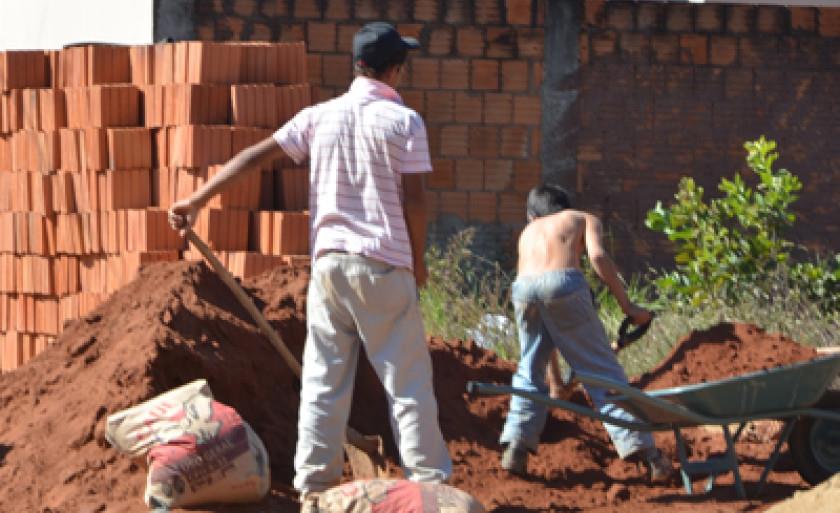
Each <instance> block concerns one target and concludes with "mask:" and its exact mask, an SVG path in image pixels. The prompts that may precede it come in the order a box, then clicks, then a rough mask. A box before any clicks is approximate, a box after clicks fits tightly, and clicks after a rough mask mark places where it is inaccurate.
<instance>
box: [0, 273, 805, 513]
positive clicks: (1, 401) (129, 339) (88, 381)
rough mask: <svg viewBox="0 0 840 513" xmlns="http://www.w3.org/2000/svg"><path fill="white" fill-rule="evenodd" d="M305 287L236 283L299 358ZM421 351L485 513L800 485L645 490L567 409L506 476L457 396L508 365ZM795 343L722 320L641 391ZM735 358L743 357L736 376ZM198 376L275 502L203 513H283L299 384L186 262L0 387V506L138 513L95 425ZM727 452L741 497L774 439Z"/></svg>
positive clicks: (629, 503) (722, 495)
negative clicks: (261, 446)
mask: <svg viewBox="0 0 840 513" xmlns="http://www.w3.org/2000/svg"><path fill="white" fill-rule="evenodd" d="M307 278H308V272H307V270H306V269H304V268H278V269H276V270H274V271H272V272H270V273H267V274H264V275H261V276H259V277H257V278H256V279H254V280H252V281H249V282H246V286H247V287H249V288H250V290H251V291H252V292H253V294H254V295H255V297H256V300H257V303H258V306H259V307H261V308H262V309H263V311H264V312H265V313H266V315H267V316H268V318H269V320H270V321H271V322H272V323H273V325H274V326H275V328H276V329H277V330H278V331H279V333H280V334H281V336H282V337H283V339H284V341H285V342H286V343H287V344H288V345H289V346H290V349H291V350H292V352H293V353H295V354H297V355H299V354H300V352H301V349H302V346H303V340H304V334H305V329H304V312H305V286H306V282H307ZM430 347H431V351H432V359H433V362H434V372H435V375H434V379H435V389H436V392H437V395H438V401H439V409H440V421H441V425H442V428H443V432H444V436H445V437H446V439H447V441H448V443H449V447H450V452H451V454H452V458H453V461H454V465H455V475H454V477H453V484H454V485H456V486H458V487H460V488H462V489H464V490H465V491H467V492H470V493H472V494H473V495H475V496H476V497H477V498H478V499H479V500H481V501H482V502H483V503H484V504H485V506H487V507H488V509H489V510H491V511H520V512H526V511H528V512H530V511H582V510H585V511H635V510H637V509H639V508H644V507H646V508H653V509H654V510H656V511H670V512H676V511H740V510H748V509H749V510H755V509H761V508H762V507H763V506H762V504H765V503H769V502H774V501H777V500H779V499H782V498H784V497H787V496H789V495H790V494H791V493H792V492H793V491H794V490H796V489H799V488H802V487H803V486H804V485H803V483H802V481H801V480H800V479H799V476H798V474H796V472H795V471H794V470H792V468H791V464H790V461H789V459H787V458H784V457H783V459H782V460H781V461H780V463H779V465H778V468H779V470H780V471H777V472H775V473H774V474H772V475H771V481H770V485H769V486H768V489H767V491H766V492H765V495H764V496H763V498H762V500H763V501H765V502H764V503H750V502H747V501H737V500H735V499H734V492H733V491H732V488H731V487H728V486H726V484H727V483H731V477H724V478H722V479H721V480H720V481H721V482H722V484H723V486H722V487H721V488H719V489H716V491H715V492H714V493H713V494H712V495H711V497H707V496H701V497H700V498H689V497H686V496H685V495H684V493H683V491H682V490H681V488H680V487H679V486H678V485H677V484H676V483H673V484H670V485H667V486H657V487H650V486H648V484H647V483H646V482H645V479H644V477H643V475H642V472H641V471H640V470H639V469H637V468H636V467H635V466H634V465H632V464H629V463H625V462H623V461H621V460H618V459H617V458H616V456H615V453H614V451H613V449H612V446H611V445H610V443H609V440H608V438H607V436H606V432H605V431H604V429H603V427H602V426H601V425H600V424H599V423H597V422H593V421H591V420H589V419H584V418H580V417H576V416H574V415H572V414H570V413H568V412H564V411H554V412H552V414H551V416H550V418H549V420H548V423H547V426H546V430H545V433H544V436H543V443H542V445H541V447H540V451H539V453H538V454H537V455H536V456H535V457H533V458H531V462H530V467H529V468H530V471H531V473H532V474H533V477H532V478H530V479H518V478H514V477H511V476H508V475H507V474H506V473H505V472H503V471H502V470H501V469H500V468H499V465H498V457H499V446H498V442H497V439H498V436H499V432H500V430H501V427H502V424H503V422H504V418H505V415H506V412H507V403H508V399H507V398H505V397H494V398H478V399H469V398H468V397H467V396H466V394H465V393H464V390H465V384H466V382H467V381H469V380H480V381H491V382H501V383H509V382H510V377H511V373H512V372H513V370H514V368H515V367H514V364H513V363H511V362H507V361H503V360H500V359H498V358H497V357H496V355H495V354H494V353H492V352H490V351H485V350H483V349H481V348H480V347H478V346H477V345H475V344H473V343H471V342H460V341H454V342H444V341H441V340H437V339H432V341H431V344H430ZM798 347H799V346H798V345H797V344H796V343H795V342H792V341H789V340H786V339H782V338H780V337H778V336H775V335H768V334H766V333H764V332H762V331H761V330H759V329H757V328H754V327H749V326H743V325H728V324H722V325H720V326H717V327H715V328H712V329H711V330H707V331H704V332H696V333H692V334H691V335H689V336H688V337H687V338H686V339H684V340H682V341H680V342H679V343H678V344H677V346H676V347H675V349H674V352H673V353H672V355H671V356H670V357H669V358H667V359H666V360H665V361H664V362H663V363H662V364H661V365H660V366H659V367H658V368H657V369H655V370H654V371H653V372H652V373H650V374H649V375H646V376H645V377H643V378H642V381H643V382H644V383H645V384H647V385H649V386H657V387H659V386H665V385H668V384H678V383H684V382H698V381H701V380H708V379H714V378H717V377H724V376H729V375H733V374H737V373H741V372H744V371H745V370H754V369H756V368H762V366H773V365H778V364H781V363H786V362H787V361H791V360H793V359H803V358H807V357H809V356H808V351H805V352H801V351H800V349H796V348H798ZM721 351H723V353H721ZM768 357H769V359H768ZM744 362H752V363H750V364H749V365H748V367H750V368H749V369H747V368H746V367H745V365H747V364H744ZM199 377H203V378H206V379H208V381H209V384H210V387H211V389H212V390H213V392H214V395H215V396H216V398H217V399H218V400H219V401H221V402H223V403H226V404H229V405H230V406H233V407H234V408H236V409H237V411H239V412H240V414H241V415H242V417H243V418H244V419H245V420H247V421H248V422H249V423H250V424H251V426H252V427H253V428H254V430H255V431H256V432H257V433H258V434H259V436H260V437H261V438H262V439H263V441H264V442H265V444H266V446H267V448H268V450H269V453H270V458H271V464H272V473H273V478H274V486H273V489H274V491H273V492H272V495H271V496H270V497H268V498H267V499H266V500H265V501H263V503H262V504H260V505H259V506H258V507H257V508H256V509H255V507H254V506H239V507H219V508H211V509H208V510H206V511H215V512H227V513H233V512H241V513H244V512H246V511H248V512H250V511H255V510H259V511H277V512H293V511H296V510H297V505H296V504H295V502H294V501H293V500H292V498H291V497H292V495H291V494H290V493H289V487H288V483H289V482H290V481H291V477H292V468H291V465H292V455H293V452H294V442H295V438H296V433H295V425H296V418H297V407H298V399H297V381H296V380H295V379H294V378H293V377H292V375H291V372H290V371H288V370H287V368H286V366H285V364H284V363H283V361H282V359H281V358H280V356H279V355H278V354H277V353H276V351H275V350H274V349H273V348H272V347H271V345H270V344H269V343H268V341H266V340H265V339H264V338H263V337H262V336H261V335H259V333H258V332H257V331H256V328H255V327H254V326H253V324H252V322H251V320H250V319H249V318H248V316H247V314H246V312H245V311H244V310H243V309H242V308H241V307H240V306H239V305H238V304H237V303H236V302H235V299H234V298H233V296H232V295H231V294H230V293H229V292H228V290H227V289H226V288H225V286H224V284H223V283H222V282H221V281H220V280H219V279H218V278H217V277H216V276H215V275H214V274H213V273H212V272H210V271H209V270H208V269H207V268H206V267H205V266H204V265H197V264H188V263H184V262H178V263H167V264H156V265H153V266H149V267H147V268H145V269H144V270H143V271H141V274H140V277H139V279H138V280H136V281H134V282H133V283H131V284H129V285H128V286H127V287H125V288H123V289H121V290H120V291H118V292H117V293H116V294H114V295H113V296H112V298H111V299H110V300H109V301H108V302H106V303H105V304H103V305H102V306H100V307H99V308H98V309H97V310H96V311H94V313H93V314H91V315H89V316H88V317H86V318H84V319H81V320H79V321H77V322H75V323H74V324H73V325H72V326H70V327H68V329H66V330H65V331H64V334H63V335H62V336H61V337H60V339H59V341H58V343H57V344H56V345H54V346H52V347H51V348H49V349H48V350H47V351H46V352H45V353H44V354H42V355H41V356H39V357H38V358H36V359H35V360H33V361H32V362H31V363H30V364H29V365H27V366H26V367H24V368H21V369H19V370H18V371H15V372H13V373H10V374H6V375H2V376H0V412H1V413H2V415H0V511H2V512H20V511H26V512H44V513H46V512H51V513H58V512H62V513H64V512H66V513H85V512H106V511H107V512H135V511H142V510H143V509H144V508H143V504H142V491H143V488H144V486H145V473H144V470H143V468H142V466H141V465H139V464H137V463H135V462H131V461H129V460H128V458H126V457H124V456H122V455H119V454H118V453H117V452H116V451H115V450H114V449H112V448H110V447H109V446H108V444H107V443H106V442H105V440H104V436H103V434H104V433H103V430H104V419H105V417H106V416H107V415H108V414H110V413H113V412H116V411H118V410H120V409H123V408H126V407H128V406H132V405H135V404H137V403H139V402H141V401H144V400H146V399H148V398H150V397H152V396H154V395H157V394H159V393H161V392H163V391H165V390H169V389H171V388H173V387H175V386H178V385H181V384H183V383H186V382H189V381H191V380H193V379H196V378H199ZM355 394H356V400H354V409H353V412H352V413H351V423H352V424H353V425H354V426H355V427H356V428H357V429H359V430H360V431H362V432H365V433H379V434H382V435H383V436H384V437H385V438H386V442H387V443H388V444H389V445H390V446H391V448H392V454H393V441H392V437H391V435H390V430H389V428H388V426H389V423H388V420H387V416H386V407H385V400H384V395H383V393H382V389H381V386H379V384H378V382H377V380H376V378H375V376H374V375H373V373H372V371H371V370H370V368H369V367H364V368H363V369H362V370H361V371H360V373H359V376H358V378H357V383H356V392H355ZM577 400H579V401H582V402H583V401H586V398H585V397H583V396H580V397H578V398H577ZM686 434H687V438H688V439H689V440H690V441H692V448H693V451H694V452H695V454H698V455H704V454H707V453H708V452H709V451H717V450H720V448H721V447H722V445H721V442H719V441H718V440H717V437H716V436H712V435H711V434H710V433H709V432H707V431H704V430H699V429H698V430H689V431H688V432H687V433H686ZM657 441H658V442H659V444H660V445H661V446H662V447H663V448H664V450H665V451H666V452H670V453H671V454H673V436H672V435H670V434H667V433H666V434H662V435H657ZM740 450H741V456H742V459H743V460H745V462H744V464H743V465H742V471H743V474H744V477H745V480H746V481H747V483H748V486H749V483H750V482H754V481H755V480H757V478H758V475H759V473H760V470H761V467H760V465H761V464H762V463H763V461H764V460H765V458H766V457H767V455H768V454H769V452H770V450H771V444H763V445H755V444H743V445H742V446H741V448H740Z"/></svg>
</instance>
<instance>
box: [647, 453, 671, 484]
mask: <svg viewBox="0 0 840 513" xmlns="http://www.w3.org/2000/svg"><path fill="white" fill-rule="evenodd" d="M645 465H646V466H647V468H648V472H649V473H650V480H651V481H653V482H658V483H661V482H664V481H668V480H669V479H670V478H671V474H673V473H674V466H673V465H672V464H671V460H670V458H668V457H666V456H665V454H663V453H662V451H660V450H659V449H653V450H652V451H650V452H649V453H648V454H647V455H646V456H645Z"/></svg>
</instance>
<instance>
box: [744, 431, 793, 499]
mask: <svg viewBox="0 0 840 513" xmlns="http://www.w3.org/2000/svg"><path fill="white" fill-rule="evenodd" d="M797 420H798V418H797V417H791V418H790V419H788V420H787V422H785V428H784V429H783V430H782V433H781V434H780V435H779V441H777V442H776V446H775V447H774V448H773V454H771V455H770V459H769V460H767V464H766V465H764V470H763V471H762V472H761V478H760V479H759V480H758V488H757V489H756V491H755V495H756V497H758V496H759V495H761V492H762V491H764V484H765V483H766V482H767V476H768V475H769V474H770V471H771V470H773V467H775V466H776V461H777V460H778V459H779V456H780V455H781V450H782V445H783V444H784V443H785V442H787V439H788V438H790V434H791V433H792V432H793V427H794V426H795V425H796V421H797Z"/></svg>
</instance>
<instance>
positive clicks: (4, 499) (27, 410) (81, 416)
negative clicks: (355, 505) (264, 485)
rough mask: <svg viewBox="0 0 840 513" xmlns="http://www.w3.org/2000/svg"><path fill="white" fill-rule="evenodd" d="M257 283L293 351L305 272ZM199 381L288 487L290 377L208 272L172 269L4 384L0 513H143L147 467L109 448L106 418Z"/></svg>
mask: <svg viewBox="0 0 840 513" xmlns="http://www.w3.org/2000/svg"><path fill="white" fill-rule="evenodd" d="M263 279H266V280H269V281H270V282H271V283H272V287H268V288H267V289H266V291H265V294H263V295H261V296H260V299H261V300H262V301H264V302H265V306H266V311H267V313H268V315H269V316H270V318H271V320H272V322H273V324H274V326H275V327H276V328H277V329H278V330H279V331H280V333H282V336H283V337H284V339H285V341H286V343H287V344H288V345H289V346H290V349H291V350H292V351H293V352H295V353H297V354H300V352H301V349H302V347H303V340H304V335H305V325H304V316H303V312H304V310H303V298H304V295H305V290H306V289H305V287H306V284H307V281H308V274H307V272H306V271H305V270H298V269H289V268H278V269H277V270H276V271H274V272H273V273H272V274H271V275H270V276H267V277H263ZM202 377H203V378H206V379H207V380H208V382H209V385H210V388H211V390H213V394H214V396H215V397H216V399H217V400H219V401H221V402H223V403H225V404H229V405H231V406H233V407H234V408H236V409H237V410H238V411H239V412H240V413H241V415H242V417H243V418H245V419H246V420H247V421H248V422H249V423H250V424H251V426H252V427H253V428H254V430H255V431H256V432H257V434H258V435H259V436H260V437H261V438H262V440H263V441H264V442H265V444H266V446H267V447H268V450H269V454H270V461H271V464H272V467H271V470H272V475H273V477H275V478H276V480H277V482H278V483H283V482H289V481H290V480H291V476H292V455H293V452H294V442H295V439H296V435H295V426H296V418H297V405H298V401H297V395H298V394H297V380H296V379H294V378H293V377H292V376H291V373H290V372H289V371H288V370H287V367H286V366H285V364H284V363H283V360H282V359H281V358H280V356H279V354H278V353H277V352H276V351H275V350H274V349H273V347H272V346H271V345H270V344H269V343H268V342H267V341H266V340H265V339H264V338H263V337H262V336H260V335H259V334H258V333H257V331H256V328H255V327H254V326H253V325H252V323H251V322H250V319H249V318H248V314H247V312H245V310H244V309H243V308H242V307H240V305H239V304H238V303H237V302H236V300H235V298H234V297H233V296H232V295H231V294H230V292H229V291H228V290H227V288H226V287H225V285H224V283H222V282H221V280H219V279H218V277H217V276H216V275H215V274H213V273H212V271H210V270H209V269H208V268H207V267H206V266H204V265H203V264H189V263H186V262H178V263H168V264H161V265H153V266H149V267H147V268H146V269H144V270H143V271H142V272H141V273H140V275H139V278H138V279H137V280H135V281H134V282H132V283H131V284H129V285H128V286H127V287H125V288H124V289H122V290H120V291H119V292H117V293H116V294H114V295H113V296H112V297H111V299H110V300H109V301H107V302H105V303H104V304H103V305H101V306H100V307H99V308H98V309H97V310H95V311H94V312H93V313H92V314H91V315H89V316H87V317H86V318H84V319H81V320H79V321H77V322H75V323H74V324H72V325H71V326H69V327H68V328H67V329H66V330H65V331H64V333H63V334H62V335H61V337H60V338H59V340H58V342H57V343H56V344H55V345H54V346H52V347H51V348H49V349H48V350H47V351H45V352H44V353H43V354H41V355H40V356H39V357H38V358H36V359H35V360H33V361H32V362H31V363H30V364H29V365H27V366H25V367H24V368H21V369H19V370H17V371H15V372H12V373H9V374H4V375H2V376H0V408H2V410H0V411H2V418H0V444H3V445H4V446H5V447H6V451H5V452H6V454H5V458H4V459H3V464H2V466H0V511H10V512H11V511H27V512H53V513H57V512H67V513H71V512H72V513H81V512H100V511H103V512H104V511H108V512H112V511H113V512H122V511H124V512H136V511H142V510H143V508H144V506H143V503H142V497H143V489H144V487H145V472H144V469H143V468H142V466H139V465H138V464H137V463H135V462H132V461H130V460H129V459H128V458H126V457H125V456H122V455H120V454H118V453H117V452H116V450H114V449H112V448H111V447H110V446H109V445H108V444H107V442H106V441H105V438H104V428H105V417H106V416H107V415H109V414H111V413H114V412H116V411H119V410H122V409H124V408H127V407H129V406H133V405H135V404H137V403H140V402H142V401H145V400H147V399H149V398H151V397H153V396H155V395H157V394H159V393H161V392H164V391H166V390H169V389H171V388H174V387H176V386H179V385H182V384H184V383H188V382H190V381H192V380H194V379H197V378H202ZM271 500H274V499H271ZM277 500H278V501H280V502H281V503H285V504H286V507H291V505H292V501H291V499H286V500H285V501H283V500H280V499H277ZM243 511H244V510H243Z"/></svg>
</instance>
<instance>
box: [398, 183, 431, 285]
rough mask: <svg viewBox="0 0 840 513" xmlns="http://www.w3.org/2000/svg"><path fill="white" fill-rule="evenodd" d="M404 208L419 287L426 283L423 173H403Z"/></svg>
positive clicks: (415, 277)
mask: <svg viewBox="0 0 840 513" xmlns="http://www.w3.org/2000/svg"><path fill="white" fill-rule="evenodd" d="M402 184H403V210H404V213H405V225H406V228H407V229H408V238H409V240H411V254H412V258H413V260H414V279H415V281H417V288H420V287H422V286H423V285H425V284H426V277H427V272H426V260H425V258H424V253H425V251H426V230H427V227H426V190H425V187H424V186H423V175H422V174H405V175H402Z"/></svg>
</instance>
